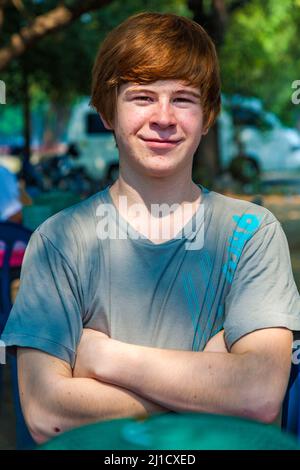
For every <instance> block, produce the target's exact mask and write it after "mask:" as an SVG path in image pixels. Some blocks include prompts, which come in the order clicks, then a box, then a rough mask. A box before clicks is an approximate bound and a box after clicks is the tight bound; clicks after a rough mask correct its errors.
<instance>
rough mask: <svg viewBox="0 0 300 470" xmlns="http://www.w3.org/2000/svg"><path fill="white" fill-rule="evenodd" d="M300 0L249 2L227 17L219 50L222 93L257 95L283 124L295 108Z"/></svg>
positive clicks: (299, 75) (291, 118) (295, 110)
mask: <svg viewBox="0 0 300 470" xmlns="http://www.w3.org/2000/svg"><path fill="white" fill-rule="evenodd" d="M299 30H300V1H299V0H281V1H280V2H279V1H278V0H252V1H251V2H249V4H248V5H247V6H246V7H244V8H242V9H240V10H238V11H237V12H236V13H235V14H234V15H233V16H232V17H231V20H230V24H229V28H228V31H227V35H226V40H225V44H224V46H223V47H222V49H221V51H220V61H221V71H222V82H223V91H224V92H226V93H241V94H244V95H250V96H257V97H259V98H261V99H263V101H264V103H265V105H266V107H267V108H268V109H270V110H272V111H273V112H275V113H277V114H278V115H279V116H280V117H281V118H282V119H283V120H284V121H286V122H287V123H293V120H294V118H295V114H296V113H297V112H299V110H298V109H297V107H296V106H295V105H293V104H292V102H291V95H292V88H291V84H292V82H293V81H294V80H297V79H300V69H299V63H300V44H299V40H298V37H299V36H298V31H299Z"/></svg>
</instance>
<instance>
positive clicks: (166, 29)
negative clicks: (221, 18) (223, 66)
mask: <svg viewBox="0 0 300 470" xmlns="http://www.w3.org/2000/svg"><path fill="white" fill-rule="evenodd" d="M176 79H178V80H182V81H183V82H184V83H185V84H186V85H187V86H194V87H196V88H198V89H199V91H200V94H201V104H202V109H203V114H204V124H205V127H207V128H209V127H211V126H212V124H213V123H214V121H215V119H216V117H217V115H218V113H219V111H220V103H221V98H220V76H219V65H218V59H217V54H216V50H215V46H214V44H213V42H212V40H211V39H210V37H209V36H208V34H207V33H206V31H205V30H204V29H203V28H202V27H201V26H200V25H199V24H197V23H196V22H194V21H192V20H190V19H188V18H185V17H183V16H177V15H175V14H172V13H151V12H146V13H138V14H136V15H133V16H130V17H129V18H127V19H126V20H125V21H123V22H122V23H121V24H120V25H119V26H117V27H116V28H114V29H113V30H112V31H111V32H110V33H109V34H108V35H107V37H106V38H105V40H104V42H103V43H102V45H101V46H100V49H99V52H98V55H97V58H96V61H95V64H94V67H93V80H92V96H91V105H92V106H93V107H94V108H95V109H96V110H97V111H98V112H99V113H101V114H102V116H103V117H104V119H105V120H106V121H107V122H108V123H109V124H110V125H111V126H112V127H113V122H114V114H115V109H116V101H117V95H118V90H119V87H120V85H122V84H123V83H127V82H134V83H139V84H144V83H145V84H146V83H151V82H155V81H157V80H176Z"/></svg>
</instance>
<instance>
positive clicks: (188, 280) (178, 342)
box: [1, 187, 300, 366]
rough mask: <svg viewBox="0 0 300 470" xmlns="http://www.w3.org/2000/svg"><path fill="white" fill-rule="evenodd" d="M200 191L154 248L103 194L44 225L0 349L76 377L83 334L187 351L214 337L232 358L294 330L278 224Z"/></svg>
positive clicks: (298, 306) (298, 309)
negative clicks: (251, 337) (51, 360)
mask: <svg viewBox="0 0 300 470" xmlns="http://www.w3.org/2000/svg"><path fill="white" fill-rule="evenodd" d="M202 191H203V196H202V202H201V204H200V205H199V208H198V210H197V212H196V213H195V214H194V216H193V217H192V218H191V219H190V221H189V222H188V223H187V224H186V225H185V226H184V228H183V229H182V231H181V232H180V233H179V234H178V236H176V237H175V238H173V239H170V240H168V241H164V242H163V243H160V244H155V243H153V242H151V240H149V239H148V238H147V237H145V236H140V237H138V235H139V234H138V232H137V231H135V230H134V229H133V228H130V227H129V229H128V225H127V224H126V222H125V219H123V218H122V217H121V216H120V214H119V212H118V211H117V210H116V208H115V206H114V204H113V201H112V199H111V196H110V193H109V187H107V188H105V189H104V190H103V191H101V192H99V193H97V194H96V195H94V196H92V197H91V198H89V199H87V200H85V201H83V202H81V203H80V204H77V205H75V206H73V207H70V208H68V209H66V210H64V211H62V212H60V213H58V214H56V215H55V216H53V217H51V218H50V219H48V220H47V221H46V222H44V223H43V224H42V225H41V226H40V227H39V228H38V229H37V230H36V231H35V233H34V234H33V235H32V237H31V240H30V243H29V245H28V248H27V250H26V254H25V258H24V262H23V268H22V274H21V287H20V290H19V293H18V296H17V300H16V302H15V304H14V306H13V309H12V311H11V314H10V317H9V320H8V323H7V325H6V328H5V331H4V334H3V336H2V338H1V339H2V340H3V341H4V342H5V343H6V345H7V346H9V345H12V346H14V345H17V346H22V347H30V348H37V349H40V350H42V351H45V352H47V353H49V354H51V355H53V356H56V357H58V358H60V359H63V360H65V361H67V362H69V363H70V364H71V365H72V366H73V365H74V361H75V355H76V348H77V345H78V342H79V341H80V337H81V334H82V329H83V327H89V328H93V329H96V330H100V331H102V332H104V333H106V334H108V335H109V336H110V337H112V338H115V339H118V340H120V341H124V342H127V343H133V344H138V345H144V346H152V347H160V348H166V349H177V350H191V351H201V350H203V349H204V347H205V345H206V343H207V341H208V340H209V339H210V338H211V337H212V336H213V335H214V334H216V333H217V332H218V331H220V329H222V328H224V329H225V339H226V343H227V346H228V348H229V349H230V348H231V346H232V344H233V343H234V342H235V341H237V340H238V339H239V338H241V337H242V336H244V335H246V334H247V333H250V332H252V331H255V330H258V329H262V328H269V327H286V328H289V329H290V330H300V299H299V293H298V291H297V288H296V285H295V282H294V279H293V275H292V269H291V263H290V255H289V249H288V244H287V241H286V237H285V235H284V232H283V230H282V228H281V225H280V223H279V222H278V221H277V219H276V218H275V217H274V216H273V214H272V213H271V212H269V211H268V210H267V209H265V208H263V207H260V206H258V205H255V204H252V203H249V202H246V201H242V200H237V199H232V198H229V197H226V196H223V195H221V194H218V193H216V192H213V191H208V190H207V189H205V188H202ZM107 207H109V208H111V210H110V211H106V208H107ZM126 231H127V232H126ZM126 233H129V234H130V236H127V237H126V236H124V235H126Z"/></svg>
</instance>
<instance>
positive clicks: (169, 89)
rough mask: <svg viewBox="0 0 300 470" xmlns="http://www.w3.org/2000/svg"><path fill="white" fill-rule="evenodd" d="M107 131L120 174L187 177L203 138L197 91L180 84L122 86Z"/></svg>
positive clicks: (131, 84)
mask: <svg viewBox="0 0 300 470" xmlns="http://www.w3.org/2000/svg"><path fill="white" fill-rule="evenodd" d="M105 124H106V126H107V127H108V128H109V126H108V125H107V123H105ZM110 129H111V128H110ZM113 130H114V132H115V136H116V140H117V144H118V148H119V153H120V161H121V163H122V168H123V169H124V170H125V171H127V170H129V171H133V172H138V173H139V174H140V173H142V174H144V175H148V176H169V175H173V174H176V173H179V172H180V173H181V174H182V172H183V171H184V172H190V171H191V167H192V159H193V155H194V153H195V151H196V149H197V147H198V145H199V142H200V140H201V137H202V135H203V134H205V133H206V131H205V130H204V129H203V113H202V107H201V104H200V95H199V91H198V89H196V88H194V87H191V86H186V85H184V84H183V82H182V81H180V80H159V81H156V82H153V83H151V84H147V85H138V84H134V83H131V82H130V83H126V84H123V85H122V86H121V87H120V90H119V94H118V99H117V106H116V114H115V120H114V127H113Z"/></svg>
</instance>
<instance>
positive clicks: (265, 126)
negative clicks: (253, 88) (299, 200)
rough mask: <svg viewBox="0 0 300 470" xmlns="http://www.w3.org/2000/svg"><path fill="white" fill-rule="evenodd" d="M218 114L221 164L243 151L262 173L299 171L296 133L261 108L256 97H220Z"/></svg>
mask: <svg viewBox="0 0 300 470" xmlns="http://www.w3.org/2000/svg"><path fill="white" fill-rule="evenodd" d="M222 101H223V109H222V112H221V115H220V117H219V139H220V140H219V143H220V153H221V164H222V167H223V169H225V168H227V167H228V165H229V164H230V162H231V160H232V159H233V158H234V157H236V156H237V155H238V153H239V150H240V149H239V146H240V148H242V150H243V153H244V154H245V155H247V156H249V157H251V158H252V159H253V160H255V161H256V162H257V164H258V165H259V167H260V169H261V172H262V173H270V172H272V173H273V172H274V173H278V172H286V173H288V172H289V173H290V172H295V171H297V170H299V174H300V132H299V131H298V130H297V129H295V128H288V127H285V126H284V125H283V124H282V123H281V122H280V120H279V119H278V117H277V116H276V115H275V114H273V113H270V112H267V111H265V110H264V108H263V106H262V103H261V101H260V100H259V99H257V98H245V97H243V96H239V95H235V96H232V97H224V96H223V100H222Z"/></svg>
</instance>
